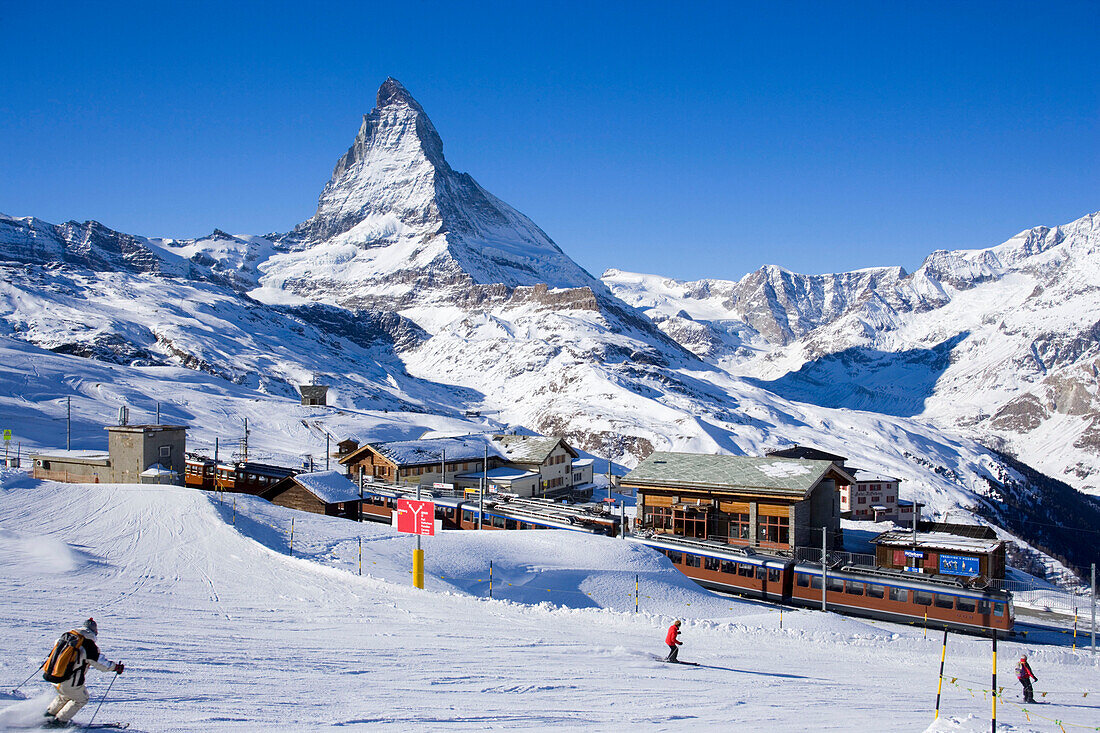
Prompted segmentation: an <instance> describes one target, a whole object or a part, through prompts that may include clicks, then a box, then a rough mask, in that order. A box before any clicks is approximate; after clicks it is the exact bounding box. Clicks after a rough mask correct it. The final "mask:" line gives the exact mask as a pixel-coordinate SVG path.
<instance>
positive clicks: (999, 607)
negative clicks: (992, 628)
mask: <svg viewBox="0 0 1100 733" xmlns="http://www.w3.org/2000/svg"><path fill="white" fill-rule="evenodd" d="M993 615H994V616H1004V615H1005V604H1003V603H994V604H993Z"/></svg>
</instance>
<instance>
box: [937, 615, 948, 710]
mask: <svg viewBox="0 0 1100 733" xmlns="http://www.w3.org/2000/svg"><path fill="white" fill-rule="evenodd" d="M946 661H947V628H946V627H944V630H943V652H942V653H941V654H940V683H939V685H938V686H937V687H936V717H935V720H939V719H940V695H941V694H942V693H943V665H944V662H946Z"/></svg>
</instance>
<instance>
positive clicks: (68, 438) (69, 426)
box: [65, 397, 73, 450]
mask: <svg viewBox="0 0 1100 733" xmlns="http://www.w3.org/2000/svg"><path fill="white" fill-rule="evenodd" d="M72 449H73V398H72V397H66V398H65V450H72Z"/></svg>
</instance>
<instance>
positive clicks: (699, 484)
mask: <svg viewBox="0 0 1100 733" xmlns="http://www.w3.org/2000/svg"><path fill="white" fill-rule="evenodd" d="M830 470H833V471H837V470H838V469H837V467H836V466H835V464H833V463H832V462H831V461H807V460H801V459H795V458H771V457H768V458H759V457H755V456H728V455H709V454H703V453H664V452H657V453H653V454H651V455H650V456H649V457H648V458H646V459H645V460H644V461H642V462H641V463H639V464H638V467H637V468H635V469H634V470H633V471H631V472H630V473H628V474H626V475H625V476H623V478H622V482H623V483H624V484H635V485H641V486H659V487H684V488H700V489H711V490H713V489H718V490H737V489H742V490H743V489H751V490H754V491H764V492H767V493H777V494H789V495H796V496H798V497H803V496H805V495H806V494H807V493H808V492H809V491H810V490H811V489H813V487H814V486H816V485H817V483H818V482H819V481H820V480H821V479H822V478H824V477H825V474H826V473H828V472H829V471H830ZM841 474H842V475H846V474H844V473H843V472H841Z"/></svg>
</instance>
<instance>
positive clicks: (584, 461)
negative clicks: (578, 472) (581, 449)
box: [573, 458, 596, 468]
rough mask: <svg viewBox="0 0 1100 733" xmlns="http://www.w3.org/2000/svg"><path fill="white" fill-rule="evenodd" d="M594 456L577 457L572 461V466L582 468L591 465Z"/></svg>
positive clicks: (593, 461)
mask: <svg viewBox="0 0 1100 733" xmlns="http://www.w3.org/2000/svg"><path fill="white" fill-rule="evenodd" d="M595 462H596V460H595V459H594V458H578V459H576V460H574V461H573V468H584V467H585V466H591V465H592V464H593V463H595Z"/></svg>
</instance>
